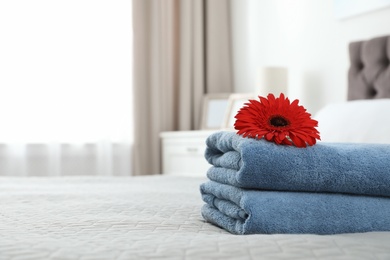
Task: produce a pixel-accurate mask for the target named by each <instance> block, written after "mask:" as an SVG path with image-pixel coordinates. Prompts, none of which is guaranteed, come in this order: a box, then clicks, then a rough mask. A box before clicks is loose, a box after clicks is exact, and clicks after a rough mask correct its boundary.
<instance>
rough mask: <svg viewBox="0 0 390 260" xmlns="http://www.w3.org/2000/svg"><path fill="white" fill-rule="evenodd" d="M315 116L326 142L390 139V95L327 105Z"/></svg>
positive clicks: (382, 140) (322, 138) (381, 141)
mask: <svg viewBox="0 0 390 260" xmlns="http://www.w3.org/2000/svg"><path fill="white" fill-rule="evenodd" d="M314 119H315V120H317V121H318V130H319V131H320V136H321V140H322V141H324V142H359V143H390V99H376V100H356V101H348V102H344V103H340V104H331V105H327V106H325V107H324V108H322V109H321V110H320V111H319V112H318V113H317V114H316V116H315V117H314Z"/></svg>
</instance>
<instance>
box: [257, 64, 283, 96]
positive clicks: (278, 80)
mask: <svg viewBox="0 0 390 260" xmlns="http://www.w3.org/2000/svg"><path fill="white" fill-rule="evenodd" d="M287 79H288V72H287V68H284V67H261V68H259V69H258V72H257V86H256V91H255V93H256V95H260V96H267V95H268V94H269V93H273V94H274V95H275V96H276V95H277V96H279V94H280V93H284V94H287V93H286V92H287V85H288V84H287Z"/></svg>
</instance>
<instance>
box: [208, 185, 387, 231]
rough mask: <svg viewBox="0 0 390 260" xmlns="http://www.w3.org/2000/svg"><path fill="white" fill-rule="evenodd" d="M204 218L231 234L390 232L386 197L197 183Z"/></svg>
mask: <svg viewBox="0 0 390 260" xmlns="http://www.w3.org/2000/svg"><path fill="white" fill-rule="evenodd" d="M201 193H202V198H203V200H204V201H205V202H206V203H207V204H206V205H204V206H203V208H202V215H203V217H204V219H205V220H207V221H209V222H211V223H214V224H215V225H217V226H219V227H222V228H224V229H226V230H227V231H229V232H231V233H233V234H276V233H279V234H281V233H283V234H300V233H305V234H306V233H310V234H338V233H356V232H368V231H390V198H385V197H372V196H361V195H347V194H334V193H333V194H332V193H307V192H277V191H260V190H245V189H240V188H237V187H233V186H230V185H225V184H220V183H216V182H213V181H210V182H207V183H205V184H202V185H201Z"/></svg>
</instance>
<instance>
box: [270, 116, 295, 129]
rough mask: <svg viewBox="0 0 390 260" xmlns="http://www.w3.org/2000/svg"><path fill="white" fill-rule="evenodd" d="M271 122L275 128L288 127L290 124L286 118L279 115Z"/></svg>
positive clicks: (272, 118)
mask: <svg viewBox="0 0 390 260" xmlns="http://www.w3.org/2000/svg"><path fill="white" fill-rule="evenodd" d="M269 122H270V124H271V125H272V126H275V127H284V126H288V125H289V124H290V122H289V121H288V120H287V119H286V118H284V117H282V116H279V115H278V116H273V117H271V119H270V120H269Z"/></svg>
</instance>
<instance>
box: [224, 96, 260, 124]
mask: <svg viewBox="0 0 390 260" xmlns="http://www.w3.org/2000/svg"><path fill="white" fill-rule="evenodd" d="M255 98H256V95H255V94H252V93H237V94H231V95H230V96H229V100H228V107H227V110H226V113H225V117H224V120H223V126H222V128H223V129H224V130H227V131H233V130H234V123H235V122H236V119H235V118H234V117H235V116H236V115H237V113H238V111H239V110H240V109H241V108H242V107H243V106H244V105H245V103H247V102H248V101H249V100H250V99H255Z"/></svg>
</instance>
